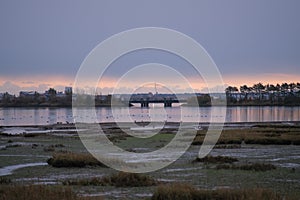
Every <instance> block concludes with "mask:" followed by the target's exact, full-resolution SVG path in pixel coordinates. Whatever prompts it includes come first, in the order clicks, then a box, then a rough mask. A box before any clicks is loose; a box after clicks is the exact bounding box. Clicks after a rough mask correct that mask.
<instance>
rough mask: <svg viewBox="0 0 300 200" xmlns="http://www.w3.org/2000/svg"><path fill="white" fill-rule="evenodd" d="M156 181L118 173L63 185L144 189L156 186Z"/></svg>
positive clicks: (65, 182) (72, 181)
mask: <svg viewBox="0 0 300 200" xmlns="http://www.w3.org/2000/svg"><path fill="white" fill-rule="evenodd" d="M157 183H158V182H157V181H156V180H155V179H153V178H152V177H150V176H147V175H144V174H134V173H126V172H119V173H117V174H113V175H111V176H104V177H101V178H97V177H96V178H91V179H80V180H67V181H64V182H63V184H64V185H82V186H91V185H92V186H116V187H145V186H154V185H157Z"/></svg>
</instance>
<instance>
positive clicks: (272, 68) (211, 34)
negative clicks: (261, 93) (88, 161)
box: [0, 0, 300, 94]
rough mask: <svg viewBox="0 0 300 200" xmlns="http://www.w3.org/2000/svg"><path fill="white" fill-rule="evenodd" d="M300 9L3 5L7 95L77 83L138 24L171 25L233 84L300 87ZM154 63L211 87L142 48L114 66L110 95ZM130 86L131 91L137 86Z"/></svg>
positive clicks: (258, 4)
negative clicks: (86, 67)
mask: <svg viewBox="0 0 300 200" xmlns="http://www.w3.org/2000/svg"><path fill="white" fill-rule="evenodd" d="M299 9H300V1H298V0H263V1H261V0H252V1H246V0H245V1H244V0H226V1H217V0H207V1H198V0H194V1H174V0H165V1H159V0H152V1H140V0H135V1H131V0H127V1H114V0H107V1H106V0H100V1H98V0H89V1H83V0H82V1H79V0H63V1H60V0H52V1H44V0H27V1H17V0H13V1H11V0H2V1H1V2H0V30H1V31H0V92H5V91H8V92H10V93H15V94H17V93H18V91H19V90H37V91H44V90H46V89H47V88H49V87H55V88H57V89H58V90H63V88H64V87H65V86H72V85H73V83H74V79H75V76H76V73H77V71H78V69H79V67H80V65H81V63H82V62H83V60H84V59H85V57H86V56H87V55H88V53H89V52H90V51H91V50H92V49H93V48H94V47H95V46H97V45H98V44H99V43H100V42H101V41H103V40H105V39H107V38H108V37H110V36H112V35H114V34H117V33H119V32H122V31H125V30H128V29H132V28H138V27H164V28H169V29H174V30H177V31H180V32H182V33H184V34H186V35H188V36H190V37H192V38H193V39H195V40H196V41H197V42H198V43H200V44H201V45H202V46H203V47H204V48H205V49H206V51H207V52H208V53H209V55H210V56H211V57H212V59H213V60H214V62H215V63H216V65H217V66H218V68H219V70H220V72H221V75H222V77H223V79H224V82H225V84H227V85H235V86H239V85H242V84H248V85H252V84H253V83H257V82H262V83H282V82H300V37H299V36H300V23H299V19H300V12H299ZM99 59H101V58H99ZM154 62H155V63H163V64H166V65H168V66H171V67H174V68H175V69H176V70H178V71H180V72H182V73H183V74H184V75H185V76H186V78H187V79H188V80H190V81H191V82H192V83H191V85H192V86H193V87H194V88H195V89H197V90H199V91H202V90H203V88H204V87H205V84H204V83H203V81H202V80H201V78H199V77H197V76H194V71H193V69H192V67H191V66H189V64H188V63H186V62H184V61H183V60H182V59H181V58H178V57H176V56H174V55H170V54H168V53H163V52H159V51H140V52H134V53H130V54H129V55H126V56H124V57H122V58H120V59H118V60H117V61H116V62H115V63H113V64H112V66H111V68H110V69H109V70H108V71H107V73H106V74H105V82H103V83H102V84H101V85H102V87H103V88H102V89H103V93H107V92H110V90H111V89H112V87H113V86H114V83H116V81H117V80H118V79H119V78H120V76H122V74H123V73H124V72H126V70H129V69H130V68H131V67H134V66H136V65H140V64H143V63H154ZM157 73H159V72H157ZM153 76H155V73H154V74H153ZM162 77H165V79H168V77H167V75H164V76H162ZM138 78H139V77H138ZM142 80H143V75H141V76H140V81H141V82H142ZM173 81H174V83H173V84H172V80H171V79H170V84H171V85H172V86H171V87H174V88H180V87H182V88H180V90H179V91H181V92H183V91H184V87H183V86H182V85H181V84H180V82H178V81H176V80H173ZM123 87H124V91H125V92H126V87H128V88H131V87H136V85H134V83H129V82H128V83H127V84H126V85H124V86H123ZM128 91H129V89H128Z"/></svg>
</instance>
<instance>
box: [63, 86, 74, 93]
mask: <svg viewBox="0 0 300 200" xmlns="http://www.w3.org/2000/svg"><path fill="white" fill-rule="evenodd" d="M72 92H73V91H72V87H65V94H72Z"/></svg>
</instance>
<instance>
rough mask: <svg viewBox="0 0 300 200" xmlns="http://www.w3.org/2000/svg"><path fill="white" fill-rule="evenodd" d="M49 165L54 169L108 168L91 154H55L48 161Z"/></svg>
mask: <svg viewBox="0 0 300 200" xmlns="http://www.w3.org/2000/svg"><path fill="white" fill-rule="evenodd" d="M47 163H48V164H49V165H51V166H53V167H85V166H100V167H107V166H106V165H104V164H103V163H101V162H100V161H98V160H97V159H96V158H94V157H93V156H92V155H91V154H89V153H72V152H66V153H54V154H53V156H52V158H49V159H48V160H47Z"/></svg>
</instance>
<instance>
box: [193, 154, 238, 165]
mask: <svg viewBox="0 0 300 200" xmlns="http://www.w3.org/2000/svg"><path fill="white" fill-rule="evenodd" d="M237 161H238V159H237V158H233V157H229V156H205V157H204V158H196V159H195V160H193V163H195V162H203V163H233V162H237Z"/></svg>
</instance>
